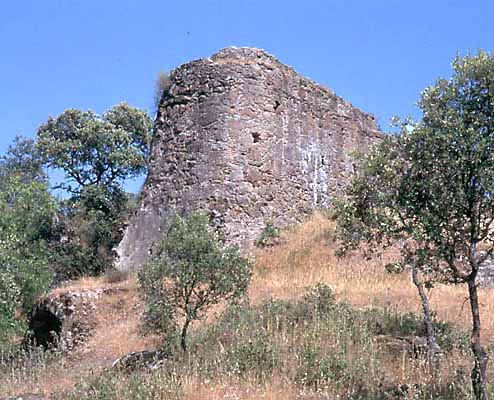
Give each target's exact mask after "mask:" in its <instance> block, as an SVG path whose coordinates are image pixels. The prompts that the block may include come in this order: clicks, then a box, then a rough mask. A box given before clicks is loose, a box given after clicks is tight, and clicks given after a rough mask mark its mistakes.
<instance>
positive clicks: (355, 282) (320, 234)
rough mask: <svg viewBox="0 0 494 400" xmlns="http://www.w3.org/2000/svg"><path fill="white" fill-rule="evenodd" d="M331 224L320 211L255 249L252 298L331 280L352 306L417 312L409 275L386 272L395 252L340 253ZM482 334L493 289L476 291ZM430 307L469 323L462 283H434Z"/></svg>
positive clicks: (489, 324)
mask: <svg viewBox="0 0 494 400" xmlns="http://www.w3.org/2000/svg"><path fill="white" fill-rule="evenodd" d="M333 232H334V225H333V223H332V222H331V221H329V220H328V218H327V217H326V216H325V215H324V214H322V213H316V214H315V215H313V216H312V217H311V218H310V219H309V220H308V221H307V222H305V223H303V224H300V225H298V226H295V227H293V228H292V229H291V230H289V231H287V232H285V233H284V234H283V235H284V241H283V244H281V245H279V246H277V247H274V248H271V249H266V250H264V249H263V250H258V251H256V252H255V254H254V256H255V258H256V267H255V273H254V279H253V282H252V285H251V288H250V293H249V294H250V298H251V299H252V301H253V302H255V303H259V302H262V301H263V300H265V299H267V298H270V297H273V298H283V299H295V298H298V297H299V296H300V295H301V294H302V293H303V292H304V288H305V287H308V286H313V285H314V284H316V283H318V282H324V283H326V284H328V285H330V286H331V287H332V288H333V289H334V290H335V291H336V293H337V297H338V298H339V299H340V300H346V301H348V302H350V303H351V304H352V305H354V306H356V307H368V306H376V307H386V308H390V309H392V310H396V311H398V312H408V311H411V312H417V313H419V312H420V303H419V301H418V295H417V291H416V288H415V286H414V285H413V283H412V282H411V279H410V278H409V276H408V275H407V274H406V273H404V274H400V275H395V274H390V273H388V272H386V270H385V268H384V266H385V265H386V264H387V263H389V262H390V261H392V260H393V258H394V257H395V256H396V255H395V254H393V253H392V252H390V253H388V254H386V255H384V256H383V257H382V258H380V259H375V260H370V261H368V260H364V259H363V257H362V255H361V254H356V255H354V256H352V257H345V258H341V259H340V258H338V257H336V255H335V250H336V246H337V245H336V243H334V240H333V239H332V238H333ZM479 296H480V302H481V316H483V317H484V318H483V321H482V323H483V326H482V329H483V337H484V338H485V339H486V340H492V339H491V338H494V319H492V318H489V316H490V315H492V314H493V312H494V290H491V289H482V290H480V293H479ZM430 299H431V303H432V306H433V308H434V311H435V312H436V313H437V315H438V317H439V318H440V319H443V320H446V321H449V322H452V323H453V324H455V325H457V326H459V327H463V328H466V329H469V328H470V318H471V317H470V308H469V303H468V302H467V301H466V299H467V290H466V287H465V285H458V286H447V285H437V286H436V287H435V288H434V289H432V291H431V292H430Z"/></svg>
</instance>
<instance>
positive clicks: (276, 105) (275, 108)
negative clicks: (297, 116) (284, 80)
mask: <svg viewBox="0 0 494 400" xmlns="http://www.w3.org/2000/svg"><path fill="white" fill-rule="evenodd" d="M280 105H281V103H280V102H279V101H278V100H275V101H274V111H276V110H277V109H278V107H279V106H280Z"/></svg>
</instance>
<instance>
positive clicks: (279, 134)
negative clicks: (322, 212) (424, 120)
mask: <svg viewBox="0 0 494 400" xmlns="http://www.w3.org/2000/svg"><path fill="white" fill-rule="evenodd" d="M379 135H380V134H379V131H378V128H377V125H376V122H375V119H374V117H373V116H372V115H370V114H367V113H365V112H362V111H360V110H358V109H356V108H355V107H353V106H352V105H351V104H350V103H348V102H347V101H345V100H343V99H342V98H340V97H338V96H337V95H336V94H334V93H333V92H332V91H331V90H329V89H327V88H325V87H323V86H321V85H318V84H316V83H314V82H312V81H311V80H309V79H307V78H304V77H302V76H300V75H298V74H297V73H296V72H295V71H294V70H293V69H292V68H290V67H288V66H286V65H283V64H282V63H280V62H279V61H278V60H277V59H276V58H274V57H273V56H271V55H269V54H267V53H266V52H264V51H262V50H259V49H253V48H227V49H224V50H221V51H220V52H218V53H216V54H214V55H213V56H211V57H209V58H204V59H200V60H196V61H192V62H189V63H187V64H184V65H182V66H180V67H178V68H177V69H175V70H174V71H172V72H171V74H170V84H169V87H167V88H166V90H165V91H164V93H163V95H162V98H161V101H160V105H159V110H158V113H157V117H156V125H155V136H154V139H153V143H152V159H151V165H150V169H149V173H148V176H147V179H146V182H145V184H144V188H143V191H142V193H141V198H140V205H139V208H138V211H137V213H136V214H135V215H134V217H133V218H132V219H131V221H130V224H129V226H128V228H127V231H126V233H125V237H124V239H123V241H122V242H121V244H120V246H119V248H118V253H119V262H118V267H119V268H120V269H122V270H130V269H135V268H137V267H138V266H139V265H142V264H143V263H144V262H145V261H146V258H147V257H148V255H149V251H150V248H151V246H152V245H153V243H154V242H155V241H157V240H159V239H160V238H161V236H162V234H163V232H165V231H166V227H167V224H168V222H169V221H170V218H171V217H172V216H173V215H175V214H176V213H178V214H184V213H188V212H191V211H195V210H202V211H204V212H206V213H208V214H209V215H210V216H211V217H212V218H213V220H214V221H215V222H216V223H217V224H219V225H220V226H221V227H222V228H223V230H224V232H225V234H226V237H227V238H228V239H229V240H230V241H232V242H234V243H238V244H240V245H248V243H249V242H250V243H251V242H252V240H253V239H255V238H256V237H257V236H258V235H259V233H260V232H261V230H262V229H263V228H264V226H265V224H266V222H267V221H272V222H273V223H274V224H275V225H277V226H280V227H282V226H286V225H287V224H290V223H293V222H296V221H299V220H301V219H302V218H303V217H304V216H306V215H307V214H308V213H310V212H311V211H312V210H313V209H315V208H318V207H325V206H328V205H329V204H330V203H331V201H332V197H333V194H334V193H335V192H338V190H339V188H341V186H342V184H343V182H344V180H345V179H346V177H347V176H348V174H349V173H350V172H351V169H352V161H351V157H350V153H351V152H352V151H354V150H363V151H365V150H366V149H367V148H368V146H369V145H371V144H372V143H373V142H374V141H376V139H378V137H379Z"/></svg>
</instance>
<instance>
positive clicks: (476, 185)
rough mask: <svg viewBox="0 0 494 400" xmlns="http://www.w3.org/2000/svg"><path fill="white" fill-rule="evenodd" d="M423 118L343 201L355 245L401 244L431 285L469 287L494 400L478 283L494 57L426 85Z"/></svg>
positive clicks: (364, 164)
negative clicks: (485, 347)
mask: <svg viewBox="0 0 494 400" xmlns="http://www.w3.org/2000/svg"><path fill="white" fill-rule="evenodd" d="M419 105H420V107H421V109H422V111H423V118H422V120H421V121H420V122H418V123H417V124H414V125H413V126H411V125H407V126H402V129H401V132H400V133H399V134H398V135H397V136H396V137H392V138H386V139H384V141H383V142H382V143H381V144H380V145H379V146H378V147H377V148H376V149H375V150H374V151H373V152H371V153H370V155H369V156H368V157H365V158H363V160H362V161H361V167H360V170H359V172H358V173H357V175H356V177H355V179H354V180H353V182H352V183H351V185H350V186H349V188H348V191H347V196H346V199H345V200H344V201H343V203H342V204H341V205H340V212H339V216H338V220H339V226H340V228H341V230H340V235H341V236H340V237H341V238H342V239H343V242H344V243H345V244H346V245H347V246H349V247H355V246H358V245H359V244H361V243H362V242H365V243H367V244H368V245H371V246H375V245H391V244H393V243H398V244H399V245H400V248H401V249H402V253H401V254H402V260H401V263H402V264H409V265H410V264H411V265H413V266H415V267H417V268H420V270H421V271H422V272H425V273H426V274H427V277H428V278H429V279H430V280H431V281H441V282H444V283H466V285H467V287H468V293H469V300H470V306H471V312H472V335H471V347H472V352H473V354H474V359H475V365H474V368H473V371H472V383H473V388H474V392H475V395H476V397H477V398H478V399H485V398H487V392H486V364H487V355H486V353H485V351H484V349H483V348H482V346H481V341H480V339H481V337H480V311H479V300H478V294H477V283H478V282H477V278H478V273H479V269H480V266H481V264H482V263H483V262H484V261H485V260H486V259H487V258H489V257H492V255H493V252H494V230H493V222H494V202H493V201H492V196H493V193H494V152H493V149H494V56H492V55H489V54H487V53H485V52H479V53H478V54H477V55H475V56H467V57H457V58H456V59H455V60H454V62H453V75H452V77H451V78H450V79H448V80H446V79H439V80H438V81H437V82H436V83H435V84H434V85H432V86H431V87H429V88H427V89H426V90H425V91H424V92H423V93H422V96H421V100H420V102H419Z"/></svg>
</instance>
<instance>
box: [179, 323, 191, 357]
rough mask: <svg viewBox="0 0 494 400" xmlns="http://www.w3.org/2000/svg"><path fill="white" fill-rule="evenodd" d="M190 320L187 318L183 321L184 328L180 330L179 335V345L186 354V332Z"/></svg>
mask: <svg viewBox="0 0 494 400" xmlns="http://www.w3.org/2000/svg"><path fill="white" fill-rule="evenodd" d="M190 322H191V320H190V319H189V318H186V319H185V323H184V326H183V328H182V334H181V335H180V345H181V346H182V350H183V351H184V352H185V353H186V352H187V341H186V339H187V331H188V330H189V325H190Z"/></svg>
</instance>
